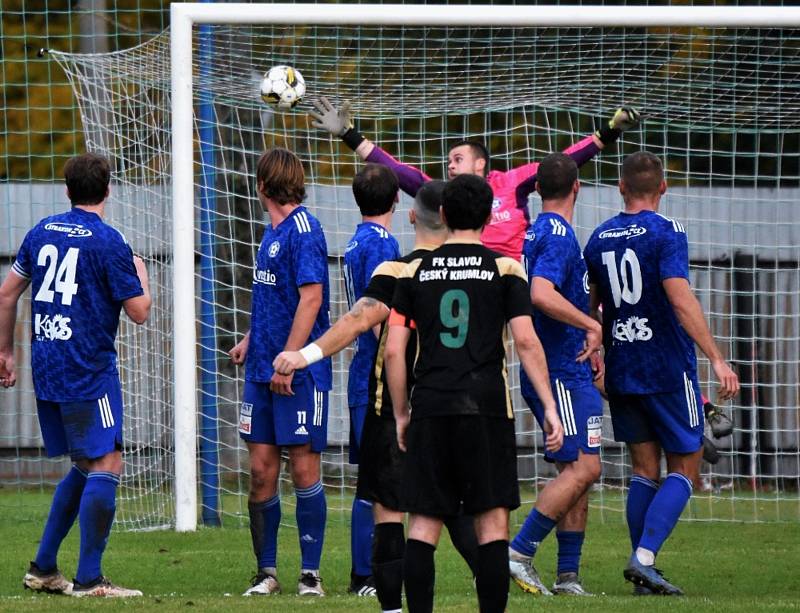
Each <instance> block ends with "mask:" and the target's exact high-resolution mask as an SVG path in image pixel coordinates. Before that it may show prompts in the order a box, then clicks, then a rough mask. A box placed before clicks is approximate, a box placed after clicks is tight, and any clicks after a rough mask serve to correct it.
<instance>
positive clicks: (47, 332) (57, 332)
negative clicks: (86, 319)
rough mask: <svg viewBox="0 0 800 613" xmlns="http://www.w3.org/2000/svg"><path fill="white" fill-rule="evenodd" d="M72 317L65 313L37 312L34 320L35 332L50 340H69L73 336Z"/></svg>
mask: <svg viewBox="0 0 800 613" xmlns="http://www.w3.org/2000/svg"><path fill="white" fill-rule="evenodd" d="M71 320H72V318H71V317H64V316H63V315H53V317H50V316H49V315H42V314H41V313H36V317H35V319H34V320H33V333H34V335H35V336H37V337H40V338H45V339H47V340H49V341H68V340H69V339H70V338H72V329H71V328H70V327H69V322H70V321H71Z"/></svg>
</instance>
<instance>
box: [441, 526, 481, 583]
mask: <svg viewBox="0 0 800 613" xmlns="http://www.w3.org/2000/svg"><path fill="white" fill-rule="evenodd" d="M444 525H445V526H447V531H448V532H449V533H450V540H451V541H453V547H455V548H456V550H457V551H458V553H460V554H461V557H462V558H464V561H465V562H466V563H467V565H468V566H469V569H470V570H471V571H472V576H473V577H474V576H475V575H477V574H478V537H477V535H476V534H475V517H474V516H472V515H464V514H463V513H459V514H458V515H456V516H454V517H448V518H447V519H445V520H444Z"/></svg>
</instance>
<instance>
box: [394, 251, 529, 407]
mask: <svg viewBox="0 0 800 613" xmlns="http://www.w3.org/2000/svg"><path fill="white" fill-rule="evenodd" d="M526 281H527V280H526V278H525V272H524V271H523V270H522V266H521V265H520V264H519V262H516V261H514V260H512V259H511V258H508V257H504V256H501V255H500V254H499V253H496V252H494V251H491V250H490V249H487V248H486V247H484V246H482V245H480V244H479V243H466V242H456V241H448V242H446V243H445V244H444V245H442V246H441V247H439V248H438V249H436V250H435V251H432V252H430V253H429V254H427V255H425V256H424V257H423V258H421V259H419V260H415V261H413V262H411V263H409V264H408V265H407V266H406V268H405V270H404V271H403V272H402V273H401V276H400V278H399V279H398V282H397V288H396V290H395V294H394V299H393V300H392V315H391V320H390V324H391V325H397V324H402V325H406V326H407V327H410V328H412V329H413V328H416V331H417V333H418V342H419V345H418V346H419V354H418V357H417V361H416V364H415V366H414V376H415V383H414V388H413V390H412V392H411V399H410V402H411V407H412V419H420V418H422V417H433V416H442V415H486V416H496V417H506V418H509V419H513V411H512V406H511V397H510V394H509V391H508V377H507V372H506V360H505V358H506V350H505V342H504V341H505V329H506V322H508V321H509V320H510V319H513V318H514V317H519V316H528V317H529V316H530V298H529V297H528V284H527V282H526Z"/></svg>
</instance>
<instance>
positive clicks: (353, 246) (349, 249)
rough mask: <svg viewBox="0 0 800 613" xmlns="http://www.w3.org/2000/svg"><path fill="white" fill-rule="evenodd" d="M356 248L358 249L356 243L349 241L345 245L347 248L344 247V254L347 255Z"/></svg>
mask: <svg viewBox="0 0 800 613" xmlns="http://www.w3.org/2000/svg"><path fill="white" fill-rule="evenodd" d="M356 247H358V241H350V242H349V243H347V247H345V249H344V252H345V253H349V252H351V251H352V250H353V249H355V248H356Z"/></svg>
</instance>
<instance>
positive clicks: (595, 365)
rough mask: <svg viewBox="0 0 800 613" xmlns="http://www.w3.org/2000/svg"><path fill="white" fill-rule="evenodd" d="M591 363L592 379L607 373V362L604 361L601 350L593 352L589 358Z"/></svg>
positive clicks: (597, 378) (599, 377) (595, 379)
mask: <svg viewBox="0 0 800 613" xmlns="http://www.w3.org/2000/svg"><path fill="white" fill-rule="evenodd" d="M589 364H591V366H592V381H597V380H599V379H601V378H602V377H603V375H605V374H606V363H605V362H604V361H603V356H602V355H600V352H599V351H598V352H596V353H593V354H592V357H591V358H589Z"/></svg>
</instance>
